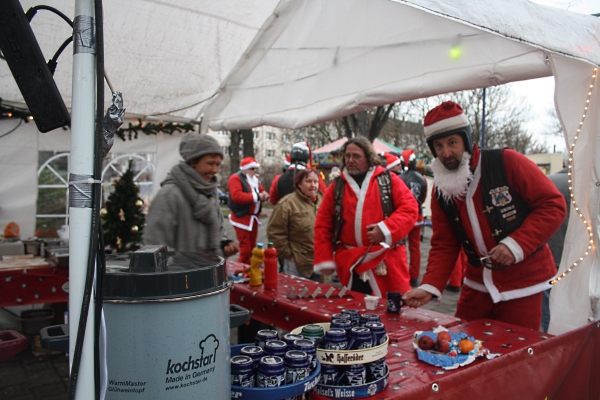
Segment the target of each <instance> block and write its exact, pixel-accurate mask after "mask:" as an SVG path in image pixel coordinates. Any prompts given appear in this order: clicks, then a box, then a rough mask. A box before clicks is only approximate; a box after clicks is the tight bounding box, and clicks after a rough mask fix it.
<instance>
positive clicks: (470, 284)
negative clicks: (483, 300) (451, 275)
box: [463, 278, 489, 293]
mask: <svg viewBox="0 0 600 400" xmlns="http://www.w3.org/2000/svg"><path fill="white" fill-rule="evenodd" d="M463 284H464V285H466V286H468V287H470V288H471V289H475V290H478V291H480V292H483V293H489V291H488V290H487V288H486V287H485V285H482V284H481V283H479V282H475V281H472V280H471V279H469V278H465V280H464V281H463Z"/></svg>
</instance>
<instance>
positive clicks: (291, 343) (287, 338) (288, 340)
mask: <svg viewBox="0 0 600 400" xmlns="http://www.w3.org/2000/svg"><path fill="white" fill-rule="evenodd" d="M301 339H304V336H302V335H295V334H293V333H286V334H285V335H283V341H284V342H286V343H287V345H288V349H293V348H294V342H295V341H296V340H301Z"/></svg>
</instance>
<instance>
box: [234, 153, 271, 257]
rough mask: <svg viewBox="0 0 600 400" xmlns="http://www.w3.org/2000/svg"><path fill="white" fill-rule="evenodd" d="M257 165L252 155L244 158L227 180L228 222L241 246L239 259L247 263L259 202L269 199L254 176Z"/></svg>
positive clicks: (254, 238) (254, 235) (252, 244)
mask: <svg viewBox="0 0 600 400" xmlns="http://www.w3.org/2000/svg"><path fill="white" fill-rule="evenodd" d="M258 167H260V165H259V164H258V162H256V160H255V159H254V158H253V157H244V158H243V159H242V162H241V163H240V171H239V172H237V173H235V174H233V175H231V176H230V177H229V180H228V181H227V188H228V189H229V204H228V206H229V209H230V210H231V212H230V213H229V222H231V225H232V226H233V228H234V229H235V234H236V235H237V238H238V241H239V247H240V255H239V258H238V261H239V262H241V263H244V264H250V258H251V257H252V249H253V248H254V247H255V246H256V238H257V237H258V227H259V225H261V223H260V218H259V215H260V210H261V206H262V203H263V202H265V201H267V200H268V199H269V194H268V193H267V192H265V189H264V187H263V185H262V184H261V183H260V181H259V180H258V177H257V176H256V170H257V169H258Z"/></svg>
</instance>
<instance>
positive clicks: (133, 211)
mask: <svg viewBox="0 0 600 400" xmlns="http://www.w3.org/2000/svg"><path fill="white" fill-rule="evenodd" d="M113 186H114V187H115V190H114V191H113V192H112V193H111V194H110V196H108V200H107V201H106V206H105V208H103V209H102V210H101V211H100V215H101V216H102V230H103V232H104V242H105V243H106V244H107V245H109V246H110V247H112V248H113V249H115V250H117V252H126V251H135V250H137V249H138V248H139V247H140V246H139V243H141V242H142V232H143V231H144V225H145V221H146V217H145V216H144V214H143V213H142V207H143V205H144V201H143V200H142V199H141V198H140V197H139V192H140V190H139V188H138V187H137V186H136V185H135V183H134V182H133V171H132V169H131V160H130V161H129V165H128V167H127V171H126V172H125V173H124V174H123V176H121V179H119V180H116V181H115V182H114V183H113Z"/></svg>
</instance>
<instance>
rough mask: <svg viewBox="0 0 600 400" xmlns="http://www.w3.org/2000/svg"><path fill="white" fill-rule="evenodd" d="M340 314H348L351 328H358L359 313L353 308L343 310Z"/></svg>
mask: <svg viewBox="0 0 600 400" xmlns="http://www.w3.org/2000/svg"><path fill="white" fill-rule="evenodd" d="M342 314H348V315H349V316H350V321H352V326H353V327H355V326H358V324H359V322H360V313H359V312H358V310H355V309H353V308H344V309H342Z"/></svg>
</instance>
